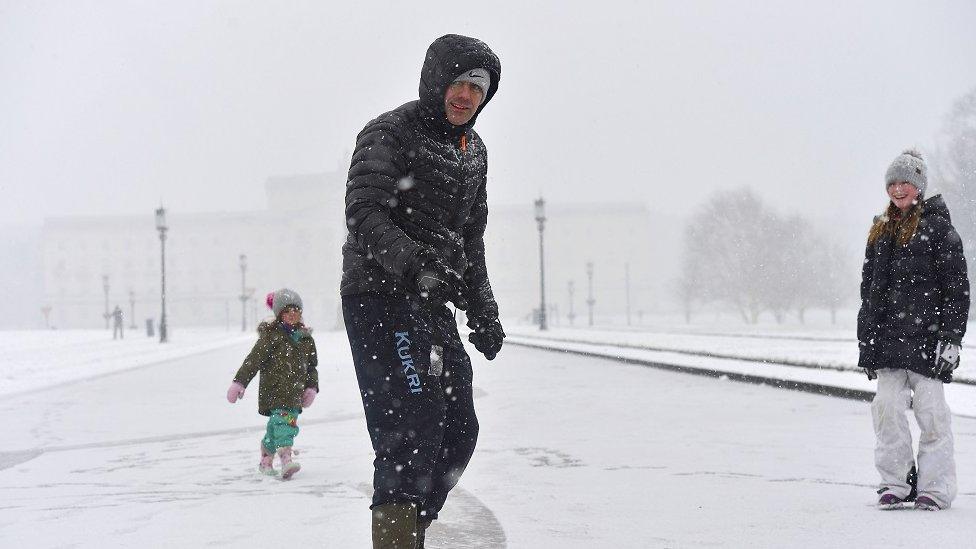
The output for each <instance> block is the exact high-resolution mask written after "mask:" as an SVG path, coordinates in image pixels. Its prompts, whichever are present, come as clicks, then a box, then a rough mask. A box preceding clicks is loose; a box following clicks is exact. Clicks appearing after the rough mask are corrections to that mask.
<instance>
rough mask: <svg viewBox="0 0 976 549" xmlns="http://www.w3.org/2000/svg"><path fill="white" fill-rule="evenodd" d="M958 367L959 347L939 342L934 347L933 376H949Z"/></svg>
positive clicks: (946, 342)
mask: <svg viewBox="0 0 976 549" xmlns="http://www.w3.org/2000/svg"><path fill="white" fill-rule="evenodd" d="M958 367H959V346H958V345H956V344H955V343H949V342H948V341H940V342H938V343H937V344H936V346H935V370H934V371H935V375H941V374H951V373H952V372H953V370H955V369H956V368H958Z"/></svg>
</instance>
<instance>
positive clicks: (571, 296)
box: [568, 280, 576, 326]
mask: <svg viewBox="0 0 976 549" xmlns="http://www.w3.org/2000/svg"><path fill="white" fill-rule="evenodd" d="M574 293H575V288H573V281H572V280H570V281H569V315H568V316H569V325H570V326H572V325H573V319H574V318H576V313H574V312H573V294H574Z"/></svg>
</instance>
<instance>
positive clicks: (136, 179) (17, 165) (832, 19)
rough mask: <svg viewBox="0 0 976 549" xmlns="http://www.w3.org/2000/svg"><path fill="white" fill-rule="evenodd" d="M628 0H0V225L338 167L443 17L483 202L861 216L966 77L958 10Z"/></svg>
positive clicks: (231, 191)
mask: <svg viewBox="0 0 976 549" xmlns="http://www.w3.org/2000/svg"><path fill="white" fill-rule="evenodd" d="M648 4H649V3H646V2H636V1H633V2H623V1H621V2H613V1H610V2H547V3H528V2H469V3H466V4H457V3H447V2H440V3H428V2H409V3H406V2H393V1H389V2H377V1H362V2H345V3H331V2H329V3H326V2H298V1H290V2H283V3H282V2H277V3H270V2H257V1H254V2H243V1H235V2H208V1H187V2H165V3H160V2H111V1H97V2H88V1H72V2H68V1H63V2H39V1H31V2H26V1H24V2H20V1H12V0H0V127H2V130H0V196H2V200H0V220H2V223H4V224H21V225H23V224H28V225H38V224H40V223H41V221H42V220H43V218H44V217H45V216H50V215H60V214H112V213H126V214H130V213H138V212H145V213H146V214H147V215H150V214H151V212H152V209H153V208H154V207H155V206H156V205H157V204H158V203H159V202H160V201H161V200H163V201H165V203H166V204H167V206H168V207H170V208H171V209H173V210H183V211H210V210H216V209H221V210H222V209H230V210H240V209H252V208H258V207H262V206H263V204H264V197H263V182H264V180H265V178H266V177H268V176H271V175H283V174H293V173H303V172H320V171H326V170H334V169H336V168H337V167H339V166H340V165H341V169H342V170H345V168H346V167H347V166H346V165H345V162H346V161H345V160H344V158H345V155H346V154H347V152H348V151H349V150H350V149H351V148H352V146H353V143H354V139H355V135H356V133H357V132H358V131H359V129H361V128H362V126H363V125H364V124H365V122H366V121H368V120H369V119H370V118H372V117H374V116H376V115H377V114H379V113H380V112H383V111H386V110H389V109H391V108H394V107H396V106H398V105H400V104H401V103H404V102H406V101H408V100H411V99H414V98H415V97H416V95H417V83H418V79H419V70H420V66H421V63H422V60H423V54H424V51H425V49H426V47H427V45H428V44H429V43H430V42H431V41H432V40H433V39H434V38H436V37H437V36H440V35H441V34H445V33H448V32H456V33H461V34H468V35H471V36H476V37H478V38H481V39H483V40H484V41H485V42H487V43H488V44H489V45H490V46H491V47H492V48H493V49H494V50H495V52H496V53H497V54H498V55H499V57H500V58H501V61H502V81H501V87H500V90H499V93H498V95H496V97H495V100H494V101H493V102H492V104H491V105H489V107H488V108H487V109H486V111H485V112H484V114H483V115H482V116H481V117H480V118H479V121H478V126H477V129H478V130H479V132H480V133H481V134H482V136H483V137H484V139H485V141H486V143H487V144H488V147H489V152H490V168H489V170H490V171H489V176H490V183H489V184H490V188H489V198H490V200H491V201H492V202H494V203H511V202H528V201H530V200H531V199H532V198H534V197H535V196H537V195H538V193H540V192H542V193H544V194H545V195H546V197H547V198H549V200H551V201H556V202H590V201H596V200H607V201H628V202H629V201H647V202H649V203H650V204H651V205H652V207H654V208H655V209H661V210H665V209H666V210H669V211H671V212H678V213H682V212H686V211H689V210H690V209H692V208H693V207H695V206H696V205H697V204H698V203H699V202H701V201H702V200H703V199H704V198H705V197H706V196H707V195H708V194H709V193H710V192H712V191H713V190H715V189H719V188H728V187H735V186H741V185H746V184H748V185H752V186H753V187H754V188H756V189H758V190H759V192H760V193H761V194H762V195H763V197H764V198H766V199H767V200H768V201H770V202H771V203H772V204H773V205H775V206H777V207H779V208H782V209H786V210H792V211H797V210H801V209H805V210H807V211H808V212H810V214H811V215H814V216H817V217H826V216H830V217H831V219H833V220H834V221H836V222H837V223H847V224H856V225H857V226H858V228H863V227H862V226H866V225H867V223H868V221H869V219H870V215H871V214H872V213H874V212H876V211H879V210H880V208H881V206H882V205H883V203H884V200H885V198H884V195H883V184H882V175H883V173H884V170H885V168H886V167H887V164H888V163H889V162H890V160H891V159H892V158H893V157H894V156H895V155H896V154H897V153H899V152H900V151H901V150H902V149H903V148H905V147H906V146H909V145H912V144H917V145H919V146H921V147H922V148H923V149H925V148H926V146H928V145H929V144H930V143H931V142H932V139H933V138H934V136H935V134H936V132H937V131H938V129H939V127H940V126H941V122H942V117H943V115H944V113H945V112H946V111H947V110H948V108H949V106H950V104H951V103H952V101H953V100H954V99H955V98H957V97H959V96H960V95H962V94H963V93H965V92H966V91H968V90H969V89H972V88H973V87H974V86H976V71H973V67H974V66H976V65H974V59H976V32H973V29H974V28H976V3H974V2H970V1H964V0H960V1H954V2H953V1H933V2H905V1H898V2H888V1H875V2H839V1H838V2H800V1H795V2H793V1H791V2H772V1H767V2H750V3H749V4H750V5H748V6H743V5H742V4H744V3H738V2H736V3H733V2H695V3H694V7H691V6H689V5H686V4H690V3H688V2H679V1H674V2H655V3H653V5H648ZM337 196H341V190H340V191H339V194H337ZM858 239H860V237H859V238H858Z"/></svg>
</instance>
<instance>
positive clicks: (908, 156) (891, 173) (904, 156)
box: [885, 149, 929, 195]
mask: <svg viewBox="0 0 976 549" xmlns="http://www.w3.org/2000/svg"><path fill="white" fill-rule="evenodd" d="M928 173H929V169H928V167H927V166H926V165H925V159H923V158H922V153H920V152H918V151H917V150H915V149H907V150H905V152H903V153H901V154H899V155H898V156H897V157H895V160H894V161H893V162H892V163H891V165H890V166H888V171H887V172H885V190H887V189H888V187H890V186H891V185H894V184H895V183H901V182H906V183H911V184H912V185H914V186H915V188H916V189H918V192H919V194H921V195H924V194H925V188H926V187H928V185H929V175H928Z"/></svg>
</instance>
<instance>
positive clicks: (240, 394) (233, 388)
mask: <svg viewBox="0 0 976 549" xmlns="http://www.w3.org/2000/svg"><path fill="white" fill-rule="evenodd" d="M240 398H244V386H243V385H241V384H240V383H238V382H236V381H235V382H233V383H231V384H230V389H227V402H230V403H231V404H233V403H235V402H237V399H240Z"/></svg>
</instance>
